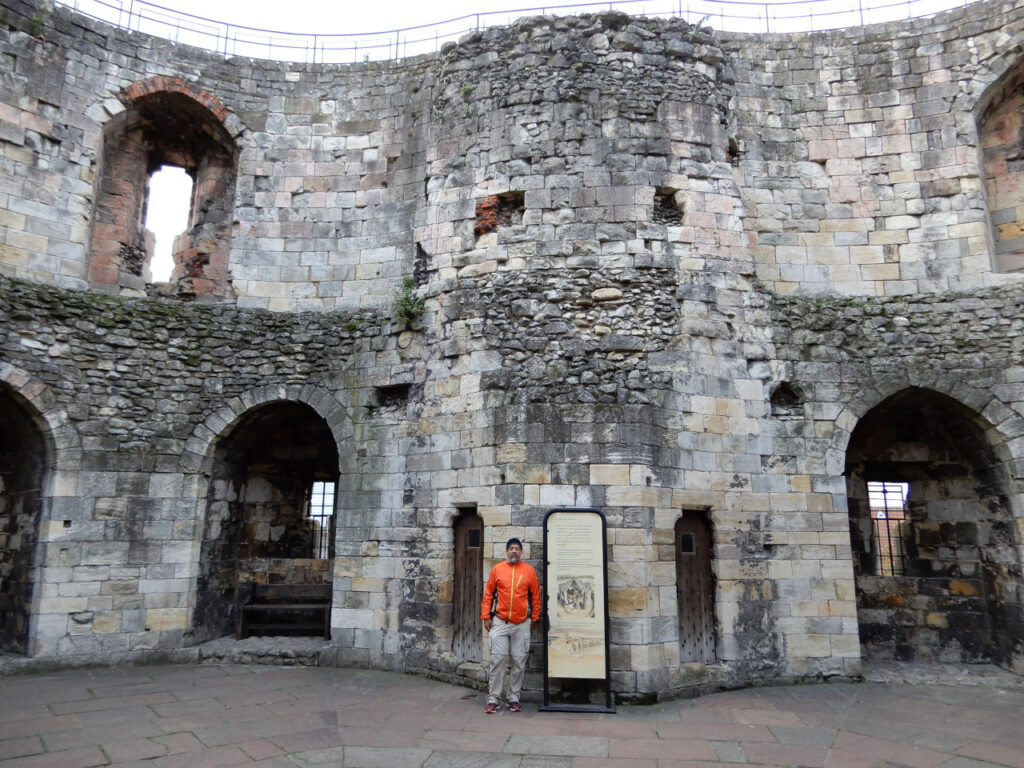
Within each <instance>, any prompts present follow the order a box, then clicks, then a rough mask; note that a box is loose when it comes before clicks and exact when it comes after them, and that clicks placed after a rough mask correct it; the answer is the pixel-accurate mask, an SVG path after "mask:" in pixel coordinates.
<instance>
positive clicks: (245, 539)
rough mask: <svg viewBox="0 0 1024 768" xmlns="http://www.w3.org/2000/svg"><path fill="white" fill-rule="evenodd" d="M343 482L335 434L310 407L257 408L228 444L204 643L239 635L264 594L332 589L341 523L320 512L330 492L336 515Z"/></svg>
mask: <svg viewBox="0 0 1024 768" xmlns="http://www.w3.org/2000/svg"><path fill="white" fill-rule="evenodd" d="M337 481H338V449H337V445H336V443H335V440H334V436H333V434H332V432H331V429H330V428H329V427H328V425H327V423H326V422H325V421H324V419H323V418H322V417H321V416H320V415H319V414H318V413H317V412H316V411H315V410H314V409H313V408H311V407H310V406H308V405H305V404H303V403H297V402H292V401H285V400H280V401H275V402H270V403H264V404H262V405H259V406H257V407H254V408H252V409H251V410H249V411H248V412H246V413H245V414H243V415H242V417H241V418H239V419H238V420H237V421H236V422H235V423H234V424H233V425H232V427H231V428H230V430H229V431H227V432H226V433H225V434H223V435H222V436H221V437H220V438H219V439H218V441H217V443H216V446H215V450H214V456H213V467H212V473H211V478H210V483H209V488H208V492H207V498H206V512H205V515H204V517H203V520H204V522H203V535H202V544H201V551H200V569H199V574H198V581H197V590H196V604H195V610H194V619H193V631H194V636H195V639H196V640H197V641H200V642H201V641H203V640H208V639H211V638H215V637H220V636H224V635H229V634H233V633H234V632H235V631H236V629H237V627H238V620H239V617H240V614H241V611H242V606H243V605H244V604H245V603H246V601H247V600H248V599H249V597H250V595H251V593H252V591H253V589H254V587H255V585H275V586H282V585H285V586H292V587H297V586H324V587H328V588H329V586H330V584H331V582H332V577H333V573H332V568H331V561H332V557H333V541H332V539H331V535H330V532H331V531H333V523H332V522H327V523H325V522H324V519H326V518H324V519H319V518H320V517H321V516H319V515H316V514H313V513H312V512H313V508H314V507H316V506H317V504H318V502H317V498H318V497H320V496H322V495H323V491H322V489H321V490H320V491H319V492H318V490H317V486H318V485H319V486H323V485H325V484H330V485H331V487H332V488H331V492H330V503H329V504H330V510H329V511H333V510H334V508H335V502H334V498H335V489H336V487H337ZM324 527H326V529H327V533H326V534H325V532H324V530H323V529H324ZM325 535H326V541H327V547H326V548H323V547H321V546H320V545H319V544H320V542H321V540H323V539H324V538H325ZM328 591H329V589H328ZM296 633H297V632H290V634H296Z"/></svg>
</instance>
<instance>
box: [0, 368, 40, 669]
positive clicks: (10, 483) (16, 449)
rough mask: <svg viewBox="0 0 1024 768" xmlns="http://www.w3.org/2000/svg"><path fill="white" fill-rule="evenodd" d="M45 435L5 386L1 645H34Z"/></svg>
mask: <svg viewBox="0 0 1024 768" xmlns="http://www.w3.org/2000/svg"><path fill="white" fill-rule="evenodd" d="M45 467H46V455H45V446H44V442H43V437H42V435H41V434H40V432H39V430H38V428H37V427H36V426H35V424H34V423H33V421H32V418H31V416H30V415H29V412H28V410H27V407H26V406H25V405H23V404H22V402H21V401H20V399H19V398H17V397H16V396H15V395H14V394H12V393H11V392H10V391H8V390H7V389H6V388H5V387H0V650H3V651H14V652H16V653H26V652H27V650H28V629H29V606H30V604H31V601H32V573H33V553H34V550H35V545H36V538H37V532H38V529H39V517H40V511H41V508H42V493H43V490H42V485H43V475H44V469H45Z"/></svg>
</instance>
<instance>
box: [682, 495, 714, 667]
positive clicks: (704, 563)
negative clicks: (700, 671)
mask: <svg viewBox="0 0 1024 768" xmlns="http://www.w3.org/2000/svg"><path fill="white" fill-rule="evenodd" d="M714 589H715V582H714V577H713V576H712V575H711V526H710V524H709V522H708V518H707V515H706V514H705V513H703V512H694V511H684V512H683V516H682V517H681V518H680V519H679V522H677V523H676V596H677V598H678V601H679V660H680V661H681V662H684V663H686V662H693V661H699V662H703V663H705V664H710V663H712V662H714V661H715V599H714Z"/></svg>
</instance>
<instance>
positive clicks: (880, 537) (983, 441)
mask: <svg viewBox="0 0 1024 768" xmlns="http://www.w3.org/2000/svg"><path fill="white" fill-rule="evenodd" d="M989 434H991V429H990V427H989V425H987V424H986V423H985V422H984V421H983V420H982V419H981V417H979V416H978V415H977V414H976V413H974V412H972V411H971V410H970V409H968V408H967V407H965V406H964V405H962V404H961V403H959V402H958V401H956V400H954V399H952V398H950V397H948V396H946V395H942V394H940V393H938V392H936V391H934V390H930V389H924V388H919V387H908V388H905V389H903V390H900V391H898V392H895V393H894V394H892V395H890V396H889V397H887V398H886V399H884V400H883V401H882V402H880V403H878V404H877V405H876V406H875V407H874V408H872V409H871V410H870V411H868V412H867V413H866V414H865V415H864V416H863V417H862V418H861V419H860V421H859V422H858V423H857V425H856V428H855V429H854V430H853V432H852V434H851V435H850V441H849V445H848V447H847V452H846V468H845V469H846V471H845V474H846V479H847V496H848V500H849V515H850V534H851V544H852V547H853V559H854V571H855V576H856V584H857V607H858V619H859V623H860V632H861V647H862V652H863V654H864V656H865V658H867V659H875V660H897V661H940V662H983V661H990V662H996V663H1000V664H1006V665H1009V664H1011V663H1012V660H1013V658H1014V657H1016V656H1018V655H1019V654H1020V653H1021V648H1020V647H1019V646H1020V638H1021V637H1022V635H1024V632H1022V628H1024V615H1022V606H1021V603H1020V601H1019V599H1018V598H1016V597H1015V596H1016V595H1017V594H1019V592H1020V589H1021V584H1022V580H1021V564H1020V556H1019V542H1018V541H1017V540H1016V533H1015V525H1014V522H1015V521H1014V517H1013V513H1012V511H1011V506H1010V498H1009V494H1010V491H1009V478H1008V476H1007V473H1006V470H1005V467H1004V466H1003V463H1002V462H1001V461H1000V460H999V458H998V457H997V455H996V452H995V450H994V449H993V447H992V446H991V445H990V444H989V442H988V440H987V435H989ZM881 484H886V485H884V486H883V485H881ZM883 492H886V493H888V495H889V498H890V499H891V498H892V496H893V495H897V496H899V497H900V498H899V499H898V503H895V502H891V503H890V505H889V506H885V505H883V504H881V503H880V501H879V499H880V498H881V497H880V496H879V494H881V493H883ZM904 499H905V503H904V502H903V500H904ZM900 504H902V505H903V506H902V507H900ZM894 553H896V554H895V556H894ZM1015 638H1016V640H1015ZM1015 644H1016V646H1017V647H1016V648H1015Z"/></svg>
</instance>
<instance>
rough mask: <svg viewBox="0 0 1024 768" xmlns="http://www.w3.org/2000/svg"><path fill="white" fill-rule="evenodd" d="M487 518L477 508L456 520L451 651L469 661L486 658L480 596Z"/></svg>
mask: <svg viewBox="0 0 1024 768" xmlns="http://www.w3.org/2000/svg"><path fill="white" fill-rule="evenodd" d="M483 539H484V522H483V520H481V519H480V516H479V515H478V514H477V513H476V512H475V511H463V512H462V513H461V514H460V515H459V516H458V518H457V519H456V520H455V584H454V588H453V594H452V601H453V606H452V608H453V624H454V636H453V639H452V652H453V653H454V654H455V655H456V656H458V657H460V658H463V659H465V660H466V661H482V660H483V657H484V656H483V640H482V636H483V624H482V623H481V621H480V600H481V599H482V598H483V594H484V547H483Z"/></svg>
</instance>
